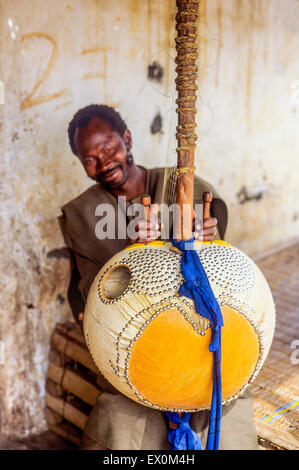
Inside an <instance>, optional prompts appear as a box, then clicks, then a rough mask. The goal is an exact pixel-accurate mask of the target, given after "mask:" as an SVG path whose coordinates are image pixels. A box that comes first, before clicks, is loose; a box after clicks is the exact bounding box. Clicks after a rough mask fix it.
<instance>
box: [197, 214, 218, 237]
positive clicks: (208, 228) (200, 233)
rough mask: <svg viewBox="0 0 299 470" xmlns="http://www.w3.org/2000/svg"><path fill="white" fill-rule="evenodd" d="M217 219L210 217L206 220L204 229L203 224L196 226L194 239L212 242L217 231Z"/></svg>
mask: <svg viewBox="0 0 299 470" xmlns="http://www.w3.org/2000/svg"><path fill="white" fill-rule="evenodd" d="M217 223H218V221H217V219H215V217H209V218H207V219H204V221H203V227H202V226H201V224H195V229H194V238H195V240H200V241H204V242H210V241H212V240H213V239H214V237H215V235H216V231H217Z"/></svg>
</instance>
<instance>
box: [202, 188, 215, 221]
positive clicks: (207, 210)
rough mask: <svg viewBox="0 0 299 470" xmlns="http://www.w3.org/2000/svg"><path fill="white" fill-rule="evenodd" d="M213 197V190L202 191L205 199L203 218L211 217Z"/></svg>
mask: <svg viewBox="0 0 299 470" xmlns="http://www.w3.org/2000/svg"><path fill="white" fill-rule="evenodd" d="M212 199H213V193H211V191H204V192H203V193H202V200H203V219H208V218H209V217H210V206H211V202H212Z"/></svg>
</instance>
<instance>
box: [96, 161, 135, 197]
mask: <svg viewBox="0 0 299 470" xmlns="http://www.w3.org/2000/svg"><path fill="white" fill-rule="evenodd" d="M133 161H134V160H133V155H132V154H131V153H127V155H126V160H125V163H126V165H127V166H128V167H131V166H132V165H133ZM102 178H103V175H97V176H96V177H95V180H96V182H97V183H100V184H101V185H102V186H104V187H105V188H107V189H117V188H120V187H121V186H122V185H123V184H124V183H125V182H126V181H127V178H126V179H125V180H124V181H123V180H122V181H120V182H118V183H113V182H108V181H107V182H105V180H104V181H103V180H102Z"/></svg>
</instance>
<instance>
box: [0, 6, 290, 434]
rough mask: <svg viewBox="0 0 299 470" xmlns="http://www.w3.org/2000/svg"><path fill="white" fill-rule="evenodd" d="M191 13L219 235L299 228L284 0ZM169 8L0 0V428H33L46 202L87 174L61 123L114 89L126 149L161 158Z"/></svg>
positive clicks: (254, 236) (52, 308) (55, 298)
mask: <svg viewBox="0 0 299 470" xmlns="http://www.w3.org/2000/svg"><path fill="white" fill-rule="evenodd" d="M200 12H201V20H200V32H201V46H200V47H201V54H200V60H199V64H200V66H201V68H200V75H201V84H200V94H199V105H198V109H199V111H200V113H199V115H198V124H199V127H198V131H199V142H198V150H197V162H196V163H197V166H198V168H199V173H200V174H201V175H202V176H203V177H205V178H206V179H208V180H210V181H211V182H212V183H213V184H214V185H215V186H216V187H217V188H218V189H219V191H220V192H221V194H222V195H223V197H224V198H225V199H226V201H227V202H228V206H229V210H230V223H229V229H228V233H227V239H228V240H229V241H230V242H231V243H233V244H235V245H236V246H239V247H240V248H241V249H243V250H244V251H246V252H248V253H249V254H254V253H257V252H259V251H261V250H263V249H265V248H269V247H271V246H272V245H275V244H277V243H278V242H279V241H281V240H282V239H288V238H291V237H292V236H293V235H295V234H298V231H299V218H298V210H297V208H296V204H294V201H295V200H296V198H298V196H299V188H298V187H297V184H296V183H297V174H298V173H299V160H298V159H296V151H297V149H298V125H299V105H298V103H297V102H296V89H295V88H294V87H296V86H297V85H298V82H296V80H298V79H299V68H298V43H299V39H298V37H299V14H298V13H299V2H298V1H297V0H286V1H285V2H280V1H279V0H259V1H258V0H251V1H248V0H243V1H241V0H222V1H220V0H209V1H203V0H202V1H201V7H200ZM174 14H175V1H174V0H122V1H121V2H120V1H118V0H109V1H107V0H71V1H69V2H67V1H66V0H51V2H50V1H49V0H26V1H25V2H24V1H23V0H12V1H10V2H6V1H4V0H0V22H1V23H0V24H1V30H0V41H1V53H0V61H1V62H0V67H1V69H0V79H1V80H3V81H4V82H5V88H6V95H5V104H4V105H0V113H1V120H0V142H1V159H0V174H1V176H0V181H1V185H0V194H1V209H0V211H1V231H2V240H3V242H2V245H1V252H0V256H1V267H2V275H1V280H0V283H1V300H0V304H1V322H0V335H1V336H0V339H2V340H3V341H4V343H5V352H6V363H5V364H4V365H1V366H0V375H1V402H0V403H1V421H2V432H3V433H6V434H9V433H14V434H17V435H19V436H22V435H26V434H28V433H29V432H39V431H41V430H43V429H44V428H45V421H44V416H43V407H44V401H43V400H44V395H45V390H44V377H45V371H46V367H47V355H48V343H49V335H50V333H51V330H52V328H53V325H54V324H55V322H56V321H61V320H63V319H65V318H67V316H68V315H69V310H68V307H67V304H66V301H65V297H66V285H67V280H68V261H67V259H66V258H65V253H64V251H63V250H62V249H61V248H62V247H63V240H62V237H61V235H60V233H59V230H58V225H57V221H56V216H57V215H58V214H59V208H60V207H61V206H62V205H63V204H64V203H65V202H67V201H68V200H70V199H71V198H72V197H74V196H76V195H78V194H79V193H80V192H82V191H83V190H84V189H85V188H86V187H87V186H88V185H89V184H90V182H89V181H88V180H87V178H86V176H85V174H84V172H83V170H82V168H81V166H80V164H79V163H78V161H77V160H76V159H75V158H74V157H73V156H72V154H71V152H70V149H69V147H68V143H67V138H66V128H67V125H68V122H69V120H70V119H71V117H72V115H73V114H74V112H75V111H76V110H77V109H78V108H79V107H82V106H84V105H86V104H90V103H95V102H102V103H107V104H113V105H115V106H116V107H117V108H118V109H119V110H120V112H121V114H122V115H123V116H124V118H125V119H126V121H127V123H128V127H129V128H130V129H131V131H132V133H133V139H134V156H135V159H136V160H137V161H138V163H141V164H144V165H147V166H161V165H162V164H163V162H165V161H170V160H171V157H169V155H170V151H172V149H173V120H174V117H175V112H174V109H175V105H174V100H175V95H174V91H173V86H172V85H173V80H174V76H175V75H174V62H173V58H174V56H175V51H174V43H173V37H174ZM155 63H158V64H159V65H160V66H161V67H162V76H160V72H161V70H160V69H159V67H158V68H157V67H156V66H155V65H154V64H155ZM153 65H154V67H153V68H151V70H152V69H153V70H154V72H155V73H154V76H153V77H152V78H149V77H148V67H149V66H153ZM292 87H293V88H292ZM159 116H160V117H161V121H162V128H161V127H160V124H159V121H160V119H159ZM248 197H249V199H250V198H252V197H253V199H251V200H247V199H248ZM244 201H245V202H244ZM241 202H243V203H241Z"/></svg>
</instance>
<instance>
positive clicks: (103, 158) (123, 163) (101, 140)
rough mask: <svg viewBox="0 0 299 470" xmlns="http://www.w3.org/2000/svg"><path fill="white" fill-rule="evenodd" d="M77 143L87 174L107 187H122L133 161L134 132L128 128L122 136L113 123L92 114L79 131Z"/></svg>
mask: <svg viewBox="0 0 299 470" xmlns="http://www.w3.org/2000/svg"><path fill="white" fill-rule="evenodd" d="M74 138H75V146H76V150H77V155H78V157H79V159H80V160H81V162H82V164H83V166H84V168H85V171H86V173H87V175H88V176H89V177H90V178H92V179H93V180H96V181H97V182H98V183H101V184H102V185H103V186H105V187H106V188H107V189H116V188H119V187H121V186H122V185H123V184H124V183H125V182H126V181H127V179H128V177H129V173H130V168H131V164H132V163H131V162H130V160H129V159H128V151H129V149H130V148H131V134H130V131H129V130H128V129H126V130H125V132H124V135H123V136H122V137H121V136H120V135H119V134H118V132H117V131H115V130H113V129H112V127H111V126H110V124H109V123H107V122H106V121H103V120H102V119H100V118H97V117H95V118H92V119H91V121H90V122H89V124H88V125H87V126H86V127H84V128H81V129H80V128H77V129H76V132H75V136H74Z"/></svg>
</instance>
